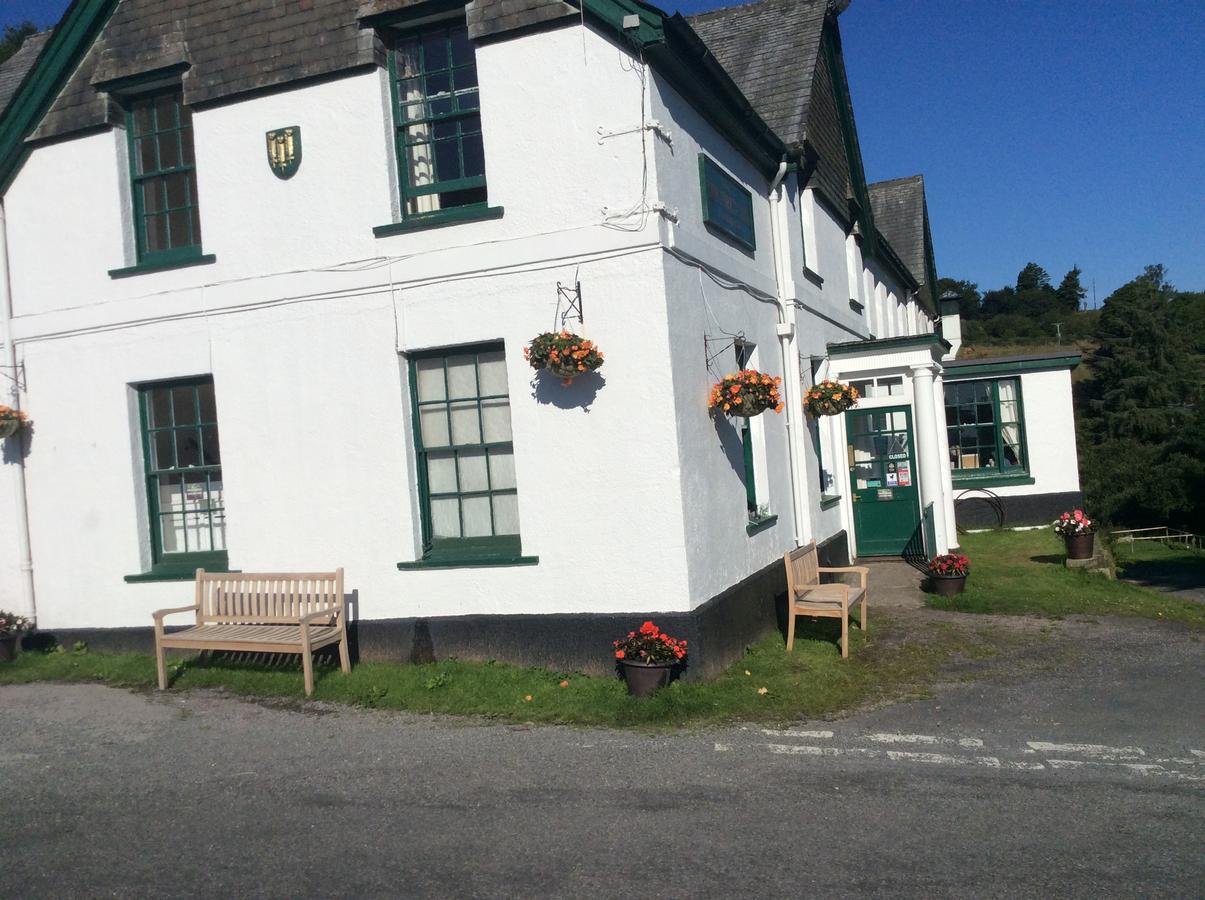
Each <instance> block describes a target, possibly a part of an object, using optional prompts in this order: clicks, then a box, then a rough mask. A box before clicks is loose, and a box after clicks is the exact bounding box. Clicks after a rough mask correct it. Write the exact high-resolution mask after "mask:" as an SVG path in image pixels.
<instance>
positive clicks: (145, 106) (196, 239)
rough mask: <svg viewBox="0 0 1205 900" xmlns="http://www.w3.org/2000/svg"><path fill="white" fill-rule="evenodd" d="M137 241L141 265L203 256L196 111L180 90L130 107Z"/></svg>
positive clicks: (136, 100) (160, 93)
mask: <svg viewBox="0 0 1205 900" xmlns="http://www.w3.org/2000/svg"><path fill="white" fill-rule="evenodd" d="M125 107H126V135H127V136H128V139H129V144H130V177H131V192H132V194H133V202H134V241H135V246H136V250H137V260H138V264H139V265H140V266H143V265H158V264H171V263H176V262H183V261H186V260H190V259H194V258H197V257H200V255H201V218H200V209H199V207H198V204H197V171H196V159H195V157H194V154H193V137H192V113H191V111H190V110H189V108H188V107H187V106H185V105H184V96H183V93H182V92H181V90H180V88H179V86H175V87H171V88H166V89H163V90H160V91H156V92H155V93H152V94H144V95H139V96H136V97H131V98H130V99H129V100H127V101H126V103H125Z"/></svg>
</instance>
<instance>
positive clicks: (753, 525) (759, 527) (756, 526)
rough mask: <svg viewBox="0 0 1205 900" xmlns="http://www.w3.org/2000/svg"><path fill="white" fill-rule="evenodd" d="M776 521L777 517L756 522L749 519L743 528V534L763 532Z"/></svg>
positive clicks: (769, 517) (768, 517)
mask: <svg viewBox="0 0 1205 900" xmlns="http://www.w3.org/2000/svg"><path fill="white" fill-rule="evenodd" d="M777 521H778V516H766V517H765V518H764V519H758V520H757V521H756V522H754V521H753V520H752V519H750V520H749V524H747V525H746V526H745V534H748V535H754V534H757V533H758V532H759V531H765V530H766V529H767V528H769V527H770V526H771V525H773V524H774V523H775V522H777Z"/></svg>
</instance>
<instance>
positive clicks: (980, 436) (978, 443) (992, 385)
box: [945, 378, 1029, 483]
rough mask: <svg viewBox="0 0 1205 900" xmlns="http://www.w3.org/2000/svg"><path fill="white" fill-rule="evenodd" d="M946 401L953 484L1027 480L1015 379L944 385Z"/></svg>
mask: <svg viewBox="0 0 1205 900" xmlns="http://www.w3.org/2000/svg"><path fill="white" fill-rule="evenodd" d="M945 403H946V435H947V438H948V440H949V446H950V467H951V469H952V475H953V480H954V481H955V482H961V483H967V482H978V481H982V480H984V479H990V480H998V479H1000V478H1007V477H1014V476H1015V477H1019V478H1026V477H1027V476H1028V473H1029V453H1028V450H1027V447H1026V442H1025V412H1024V407H1023V406H1022V399H1021V379H1020V378H997V379H976V380H972V381H955V382H947V383H946V385H945Z"/></svg>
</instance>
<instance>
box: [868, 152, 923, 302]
mask: <svg viewBox="0 0 1205 900" xmlns="http://www.w3.org/2000/svg"><path fill="white" fill-rule="evenodd" d="M867 188H868V190H869V192H870V209H871V213H872V214H873V216H874V225H875V228H876V230H878V232H879V234H880V235H882V236H883V237H884V238H886V240H887V243H889V244H890V245H891V249H892V250H894V251H895V252H896V255H897V256H899V258H900V260H901V261H902V262H903V263H904V265H906V266H907V267H908V271H909V272H911V273H912V277H913V278H915V279H916V280H917V282H918V283H919V284H920V285H921V294H922V298H921V299H922V302H925V304H926V305H927V306H928V307H929V308H930V309H935V308H936V307H935V305H934V301H935V300H936V298H935V297H934V296H933V289H934V285H931V284H929V283H928V281H929V274H930V273H929V265H928V263H929V260H930V258H931V257H932V254H933V238H932V236H931V235H930V233H929V211H928V207H927V205H926V203H925V179H924V176H923V175H911V176H909V177H907V178H895V179H893V180H891V181H877V182H875V183H874V184H871V185H868V186H867Z"/></svg>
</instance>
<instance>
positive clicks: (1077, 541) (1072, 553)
mask: <svg viewBox="0 0 1205 900" xmlns="http://www.w3.org/2000/svg"><path fill="white" fill-rule="evenodd" d="M1094 537H1096V535H1095V534H1093V533H1092V532H1088V533H1087V534H1065V535H1063V541H1064V543H1066V545H1067V558H1068V559H1091V558H1092V539H1093V538H1094Z"/></svg>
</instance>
